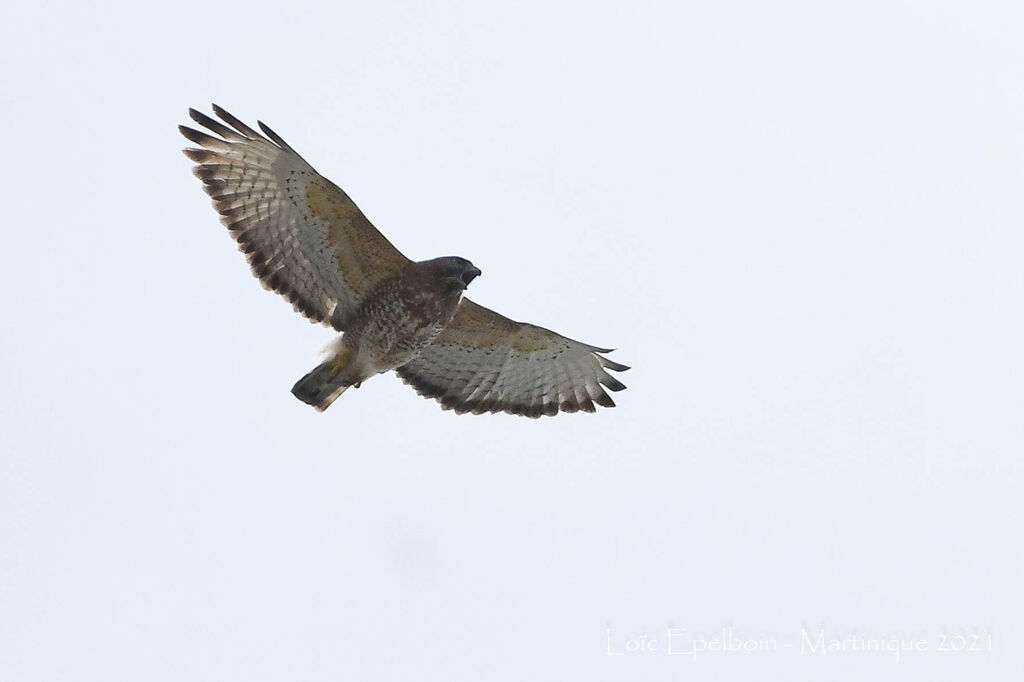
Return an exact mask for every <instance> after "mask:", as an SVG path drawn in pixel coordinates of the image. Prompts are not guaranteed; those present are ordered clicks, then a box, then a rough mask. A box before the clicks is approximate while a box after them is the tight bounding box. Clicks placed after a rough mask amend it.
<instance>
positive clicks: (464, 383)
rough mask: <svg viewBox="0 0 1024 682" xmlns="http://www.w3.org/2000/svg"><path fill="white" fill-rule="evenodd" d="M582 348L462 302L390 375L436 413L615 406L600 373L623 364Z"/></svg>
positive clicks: (612, 383) (528, 412)
mask: <svg viewBox="0 0 1024 682" xmlns="http://www.w3.org/2000/svg"><path fill="white" fill-rule="evenodd" d="M610 352H611V351H610V350H607V349H604V348H596V347H594V346H588V345H586V344H583V343H580V342H578V341H573V340H572V339H568V338H566V337H564V336H561V335H560V334H556V333H555V332H552V331H549V330H547V329H543V328H541V327H537V326H535V325H532V324H525V323H522V322H513V321H512V320H510V319H508V318H507V317H503V316H502V315H499V314H498V313H496V312H494V311H492V310H488V309H487V308H484V307H483V306H480V305H477V304H476V303H473V302H472V301H470V300H468V299H465V298H464V299H462V303H461V304H459V309H458V311H457V312H456V314H455V318H454V319H453V320H452V322H451V324H449V325H448V327H447V328H445V330H444V331H443V332H441V335H440V336H438V337H437V339H436V340H435V341H434V343H432V344H431V345H430V346H428V347H427V348H426V349H425V350H424V351H423V352H422V353H421V354H420V355H419V357H417V358H416V359H414V360H412V361H411V362H408V363H406V364H405V365H402V366H401V367H399V368H398V369H397V370H396V371H397V373H398V376H400V377H401V378H402V380H403V381H405V383H407V384H410V385H412V387H413V388H415V389H416V392H417V393H419V394H420V395H422V396H425V397H427V398H434V399H436V400H437V401H438V402H440V403H441V406H442V408H443V409H446V410H455V412H457V413H459V414H462V413H464V412H472V413H473V414H483V413H484V412H508V413H509V414H519V415H524V416H527V417H540V416H541V415H548V416H553V415H555V414H558V412H559V411H562V412H576V411H578V410H583V411H584V412H595V411H596V410H595V407H594V404H595V403H596V404H597V405H601V406H602V407H615V403H614V402H613V401H612V399H611V397H609V395H608V394H607V393H606V392H605V391H604V389H603V388H602V385H603V386H605V387H607V388H608V389H609V390H612V391H621V390H622V389H624V388H625V386H623V385H622V383H620V382H619V381H618V380H616V379H615V378H614V377H612V376H611V375H610V374H608V372H607V371H605V370H613V371H616V372H621V371H625V370H627V369H629V368H628V367H626V366H625V365H620V364H618V363H616V362H612V361H611V360H609V359H607V358H605V357H602V356H601V355H600V354H601V353H610Z"/></svg>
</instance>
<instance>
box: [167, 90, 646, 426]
mask: <svg viewBox="0 0 1024 682" xmlns="http://www.w3.org/2000/svg"><path fill="white" fill-rule="evenodd" d="M213 111H214V113H215V114H216V116H217V117H218V118H219V119H220V121H217V120H215V119H213V118H211V117H210V116H207V115H206V114H203V113H202V112H199V111H196V110H195V109H189V116H190V117H191V118H192V120H193V121H195V122H196V123H198V124H199V125H200V126H202V127H204V128H206V129H207V130H208V131H210V132H209V133H207V132H201V131H199V130H196V129H194V128H189V127H186V126H178V129H179V130H180V131H181V134H182V135H184V136H185V137H186V138H188V139H189V140H190V141H191V142H193V143H195V144H196V145H198V147H197V148H189V149H185V150H184V152H185V155H186V156H187V157H188V158H189V159H191V160H192V161H194V162H195V163H196V166H195V167H194V168H193V172H194V173H195V175H196V176H197V177H198V178H199V179H200V180H202V182H203V189H204V190H205V191H206V193H207V194H209V195H210V197H211V198H212V199H213V205H214V208H215V209H216V210H217V212H218V213H219V214H220V219H221V222H222V223H223V224H224V225H225V226H226V227H227V228H228V231H229V232H230V233H231V236H232V237H234V239H235V241H237V242H238V245H239V249H240V250H241V251H243V252H244V253H245V255H246V258H247V260H248V261H249V265H250V266H251V268H252V271H253V274H254V275H255V276H256V277H257V278H258V279H259V280H260V281H261V282H262V283H263V286H264V287H266V288H267V289H272V290H273V291H276V292H277V293H279V294H281V295H282V296H284V297H285V298H286V299H287V300H288V301H290V302H291V304H292V305H293V306H294V308H295V310H297V311H298V312H300V313H302V314H303V315H304V316H306V317H307V318H309V319H310V320H311V321H313V322H319V323H322V324H324V325H328V326H330V327H333V328H334V329H335V330H337V331H339V332H343V334H342V335H341V336H339V337H338V338H336V339H335V340H334V341H333V342H332V343H331V344H329V345H328V347H327V348H326V349H325V351H326V357H325V359H324V361H323V362H322V363H320V364H319V365H318V366H317V367H315V368H314V369H313V370H312V371H310V372H309V373H308V374H306V375H305V376H304V377H302V378H301V379H299V381H298V382H297V383H296V384H295V386H294V387H293V388H292V393H294V394H295V396H296V397H297V398H299V400H302V401H303V402H306V403H308V404H310V405H312V406H313V407H315V408H316V409H317V410H320V411H323V410H326V409H327V408H328V407H329V406H330V405H331V403H333V402H334V401H335V400H336V399H337V398H338V396H340V395H341V394H342V393H343V392H344V391H345V390H346V389H347V388H349V387H353V386H354V387H356V388H359V385H360V384H361V383H362V382H364V381H366V380H367V379H369V378H370V377H373V376H375V375H377V374H381V373H383V372H387V371H390V370H395V372H396V373H397V374H398V376H399V377H401V378H402V380H403V381H404V382H405V383H407V384H410V385H412V387H413V388H414V389H416V391H417V392H418V393H419V394H420V395H422V396H425V397H428V398H434V399H435V400H437V401H438V402H440V403H441V406H442V408H443V409H446V410H455V412H457V413H459V414H462V413H465V412H472V413H473V414H481V413H484V412H507V413H509V414H518V415H524V416H527V417H540V416H541V415H555V414H558V413H559V412H577V411H580V410H582V411H584V412H594V411H596V410H595V408H594V405H595V404H597V405H601V406H603V407H614V406H615V403H614V402H613V401H612V399H611V398H610V397H609V396H608V394H607V393H606V392H605V390H604V388H608V389H610V390H612V391H621V390H622V389H623V388H625V386H623V385H622V383H620V382H619V381H618V380H617V379H615V378H614V377H612V376H611V375H610V374H609V373H608V371H607V370H613V371H616V372H621V371H624V370H626V369H629V368H628V367H626V366H625V365H620V364H618V363H616V362H612V361H611V360H609V359H608V358H606V357H604V356H603V355H602V354H607V353H610V352H611V351H610V350H608V349H604V348H598V347H596V346H589V345H587V344H584V343H580V342H578V341H573V340H572V339H569V338H566V337H564V336H562V335H560V334H556V333H555V332H552V331H549V330H547V329H543V328H541V327H537V326H535V325H532V324H526V323H523V322H513V321H512V320H510V319H508V318H506V317H503V316H502V315H499V314H498V313H496V312H494V311H492V310H488V309H487V308H484V307H483V306H480V305H477V304H476V303H473V302H472V301H470V300H469V299H466V298H463V292H465V290H466V289H467V287H469V284H470V283H471V282H472V281H473V279H474V278H476V277H478V276H479V275H480V270H479V269H478V268H477V267H476V266H474V265H473V264H472V263H470V262H469V261H468V260H466V259H464V258H458V257H455V256H448V257H442V258H434V259H432V260H426V261H420V262H414V261H411V260H409V259H408V258H406V257H405V256H404V255H402V253H401V252H400V251H399V250H398V249H396V248H395V247H394V246H392V244H391V242H389V241H388V240H387V239H386V238H385V237H384V235H382V234H381V233H380V232H378V231H377V229H376V228H375V227H374V226H373V225H372V224H371V223H370V221H369V220H367V218H366V216H364V215H363V213H362V211H360V210H359V208H358V207H357V206H356V205H355V203H353V202H352V200H351V199H349V197H348V195H347V194H345V192H344V191H342V189H341V188H340V187H338V186H337V185H335V184H334V183H332V182H331V181H330V180H328V179H327V178H325V177H323V176H322V175H320V174H319V173H317V172H316V171H315V170H313V167H312V166H310V165H309V164H308V163H307V162H306V161H305V160H304V159H303V158H302V157H301V156H299V155H298V153H296V151H295V150H294V149H292V148H291V147H290V146H289V145H288V143H287V142H285V141H284V140H283V139H282V138H281V136H279V135H277V134H276V133H275V132H274V131H273V130H271V129H270V128H268V127H267V126H266V125H264V124H263V123H262V122H258V124H259V127H260V130H262V131H263V134H262V135H261V134H260V133H258V132H256V131H255V130H253V129H252V128H250V127H249V126H247V125H245V124H244V123H242V122H241V121H239V120H238V119H237V118H235V117H234V116H232V115H231V114H229V113H228V112H227V111H225V110H224V109H222V108H221V107H218V106H217V105H214V106H213ZM210 133H213V134H210ZM602 386H603V387H604V388H602Z"/></svg>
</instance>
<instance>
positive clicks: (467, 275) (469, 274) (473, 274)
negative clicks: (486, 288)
mask: <svg viewBox="0 0 1024 682" xmlns="http://www.w3.org/2000/svg"><path fill="white" fill-rule="evenodd" d="M482 274H483V273H482V272H480V268H473V269H472V270H466V271H465V272H464V273H462V286H463V288H467V287H469V283H470V282H472V281H473V280H474V279H476V278H477V277H479V276H480V275H482Z"/></svg>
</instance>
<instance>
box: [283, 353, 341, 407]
mask: <svg viewBox="0 0 1024 682" xmlns="http://www.w3.org/2000/svg"><path fill="white" fill-rule="evenodd" d="M339 365H341V366H339ZM343 366H344V365H342V364H341V363H339V362H338V361H337V359H336V358H331V359H328V360H327V361H326V362H322V363H320V364H319V365H317V366H316V367H315V368H313V370H312V371H311V372H310V373H309V374H307V375H306V376H304V377H302V378H301V379H299V380H298V381H297V382H295V385H294V386H292V394H293V395H294V396H295V397H296V398H298V399H299V400H301V401H302V402H304V403H307V404H309V405H312V406H313V407H315V408H316V409H317V410H318V411H320V412H323V411H324V410H326V409H327V408H328V407H330V406H331V403H333V402H334V401H335V400H337V399H338V396H340V395H341V394H342V393H344V392H345V389H346V388H348V387H349V386H351V385H352V384H350V383H349V382H348V379H346V378H345V375H344V374H342V372H341V370H342V368H343Z"/></svg>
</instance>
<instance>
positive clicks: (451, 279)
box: [418, 256, 480, 291]
mask: <svg viewBox="0 0 1024 682" xmlns="http://www.w3.org/2000/svg"><path fill="white" fill-rule="evenodd" d="M418 265H420V266H422V267H423V268H424V270H426V271H428V272H430V273H431V275H432V276H433V277H434V278H436V281H440V282H443V283H444V284H445V285H447V286H449V287H451V288H452V289H458V290H460V291H461V290H463V289H466V288H468V287H469V283H470V282H472V281H473V280H474V279H476V278H477V277H479V276H480V268H478V267H476V266H474V265H473V264H472V263H470V262H469V261H468V260H466V259H465V258H459V257H458V256H444V257H443V258H435V259H433V260H428V261H423V262H422V263H419V264H418Z"/></svg>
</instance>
